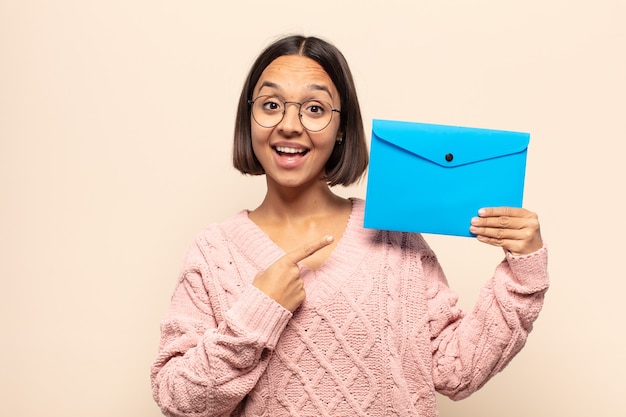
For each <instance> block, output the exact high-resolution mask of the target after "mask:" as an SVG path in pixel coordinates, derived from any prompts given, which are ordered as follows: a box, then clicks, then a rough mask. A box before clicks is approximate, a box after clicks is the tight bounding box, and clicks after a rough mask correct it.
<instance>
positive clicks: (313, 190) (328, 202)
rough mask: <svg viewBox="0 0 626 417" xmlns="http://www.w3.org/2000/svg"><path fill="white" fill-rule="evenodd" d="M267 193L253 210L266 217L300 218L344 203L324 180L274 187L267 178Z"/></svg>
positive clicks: (319, 213)
mask: <svg viewBox="0 0 626 417" xmlns="http://www.w3.org/2000/svg"><path fill="white" fill-rule="evenodd" d="M267 185H268V187H267V193H266V194H265V198H264V200H263V202H262V203H261V205H260V206H259V207H258V208H257V209H256V210H254V213H255V214H256V215H257V216H262V217H265V218H266V219H269V218H273V219H294V220H295V219H302V218H311V217H315V216H320V215H323V214H325V213H328V212H329V211H333V210H335V209H336V208H337V207H338V206H342V205H344V204H346V202H347V201H346V200H345V199H344V198H342V197H340V196H338V195H336V194H335V193H333V192H332V191H331V189H330V187H329V186H328V184H326V182H324V181H320V182H318V183H316V184H315V185H314V186H311V184H309V185H308V186H306V187H294V188H285V187H274V186H272V184H270V180H269V179H268V184H267Z"/></svg>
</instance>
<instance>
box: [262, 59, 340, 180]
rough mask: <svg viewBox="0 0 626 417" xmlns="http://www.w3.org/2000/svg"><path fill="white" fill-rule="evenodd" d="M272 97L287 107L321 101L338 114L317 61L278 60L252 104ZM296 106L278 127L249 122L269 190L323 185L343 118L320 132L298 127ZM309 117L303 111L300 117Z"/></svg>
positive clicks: (334, 96)
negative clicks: (257, 98) (262, 98)
mask: <svg viewBox="0 0 626 417" xmlns="http://www.w3.org/2000/svg"><path fill="white" fill-rule="evenodd" d="M261 95H268V96H274V97H276V98H277V99H279V100H282V101H283V102H299V103H300V102H304V101H307V100H312V99H317V100H323V101H326V102H328V103H330V104H331V105H332V107H333V108H335V109H339V108H340V99H339V93H338V91H337V89H336V88H335V85H334V84H333V82H332V81H331V79H330V77H329V76H328V74H327V73H326V71H324V69H323V68H322V67H321V66H320V65H319V64H318V63H317V62H315V61H314V60H312V59H310V58H306V57H302V56H299V55H286V56H281V57H279V58H276V59H275V60H274V61H273V62H272V63H270V65H268V66H267V67H266V68H265V70H264V71H263V73H262V74H261V77H260V78H259V81H258V82H257V84H256V85H255V87H254V93H253V96H252V98H253V99H255V98H256V97H258V96H261ZM298 110H299V109H298V105H297V104H287V105H286V106H285V115H284V117H283V119H282V121H281V122H280V123H278V124H277V125H276V126H274V127H270V128H267V127H262V126H260V125H259V124H258V123H256V122H255V121H254V119H252V120H251V132H252V148H253V150H254V154H255V155H256V157H257V159H258V160H259V162H260V163H261V165H262V166H263V168H264V170H265V174H266V176H267V179H268V184H276V185H277V186H282V187H301V186H305V185H307V184H313V183H317V182H318V181H323V182H324V183H325V180H324V176H325V169H324V167H325V165H326V162H327V161H328V158H329V157H330V155H331V153H332V151H333V148H334V147H335V146H336V142H337V140H338V138H339V137H340V134H339V124H340V117H339V113H333V116H332V120H331V122H330V124H329V125H328V126H326V128H324V129H323V130H321V131H319V132H311V131H308V130H306V129H305V128H304V127H303V126H302V124H301V123H300V117H299V114H298ZM305 111H307V109H304V106H303V108H302V112H305Z"/></svg>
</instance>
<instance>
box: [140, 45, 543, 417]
mask: <svg viewBox="0 0 626 417" xmlns="http://www.w3.org/2000/svg"><path fill="white" fill-rule="evenodd" d="M367 162H368V159H367V147H366V142H365V134H364V130H363V124H362V119H361V114H360V109H359V103H358V100H357V96H356V92H355V86H354V83H353V80H352V76H351V73H350V69H349V67H348V65H347V63H346V61H345V59H344V57H343V55H342V54H341V52H340V51H338V50H337V49H336V48H335V47H334V46H333V45H331V44H329V43H328V42H326V41H323V40H321V39H318V38H314V37H308V38H307V37H303V36H289V37H285V38H282V39H280V40H278V41H276V42H275V43H273V44H272V45H270V46H269V47H267V48H266V49H265V50H264V51H263V52H262V53H261V55H260V56H259V57H258V59H257V60H256V62H255V63H254V65H253V66H252V69H251V71H250V73H249V75H248V77H247V80H246V82H245V85H244V87H243V90H242V93H241V97H240V101H239V107H238V114H237V120H236V128H235V142H234V165H235V167H236V168H237V169H239V170H240V171H241V172H243V173H246V174H251V175H265V177H266V180H267V193H266V195H265V198H264V200H263V201H262V202H261V204H260V205H259V206H258V207H257V208H256V209H254V210H252V211H248V210H243V211H241V212H239V213H237V214H235V215H234V216H233V217H231V218H230V219H228V220H226V221H224V222H222V223H220V224H215V225H212V226H209V227H208V228H207V229H206V230H204V231H203V232H202V233H201V234H199V235H198V237H197V238H196V240H195V242H194V244H193V245H192V247H191V249H190V251H189V253H188V256H187V258H186V261H185V264H184V266H183V270H182V273H181V275H180V278H179V280H178V284H177V286H176V289H175V291H174V295H173V297H172V301H171V306H170V309H169V312H168V313H167V317H166V318H165V320H164V321H163V323H162V327H161V333H162V338H161V343H160V347H159V353H158V357H157V359H156V360H155V362H154V365H153V368H152V374H151V377H152V386H153V393H154V398H155V400H156V401H157V403H158V404H159V406H160V407H161V409H162V411H163V413H164V414H166V415H170V416H229V415H234V416H271V417H276V416H391V415H393V416H412V417H414V416H436V415H437V408H436V403H435V392H436V391H438V392H441V393H443V394H444V395H448V396H450V397H452V398H455V399H460V398H464V397H466V396H468V395H469V394H471V393H472V392H474V391H475V390H477V389H478V388H480V387H481V386H482V385H483V384H484V383H485V382H487V381H488V380H489V379H490V378H491V377H492V376H493V375H494V374H496V373H497V372H499V371H500V370H502V369H503V368H504V367H505V366H506V364H507V363H508V362H509V361H510V360H511V359H512V358H513V356H514V355H515V354H516V353H517V352H518V351H519V350H520V349H521V348H522V346H523V345H524V343H525V341H526V337H527V335H528V333H529V331H530V330H531V328H532V325H533V321H534V320H535V319H536V318H537V315H538V313H539V310H540V309H541V306H542V303H543V298H544V293H545V291H546V290H547V287H548V273H547V252H546V248H545V246H544V245H543V242H542V239H541V235H540V230H539V222H538V220H537V216H536V215H535V214H534V213H532V212H530V211H527V210H525V209H519V208H507V207H505V208H485V209H482V210H480V212H479V213H478V215H477V217H476V218H475V219H473V220H472V222H471V225H468V228H470V230H471V231H472V232H473V233H474V234H476V235H477V238H478V239H479V240H480V241H482V242H485V243H487V244H491V245H495V246H500V247H502V248H503V249H504V252H505V256H504V259H503V261H502V263H500V264H499V265H498V266H497V267H496V268H495V272H494V274H493V277H492V278H491V279H489V280H488V281H487V282H486V284H485V285H484V286H483V289H482V291H481V293H480V295H479V298H478V300H477V302H476V306H475V308H474V309H473V310H472V312H471V313H468V314H464V313H463V312H461V311H460V310H459V309H458V308H457V307H456V301H457V296H456V295H455V294H454V293H453V292H452V291H451V290H450V289H449V287H448V285H447V282H446V278H445V276H444V274H443V272H442V269H441V267H440V265H439V263H438V261H437V258H436V256H435V254H434V253H433V252H432V250H431V249H430V248H429V246H428V245H427V243H426V242H425V241H424V239H423V238H422V236H421V235H420V234H415V233H399V232H389V231H379V230H371V229H364V228H363V226H362V225H363V208H364V204H363V201H362V200H360V199H356V198H352V199H344V198H341V197H339V196H337V195H336V194H334V193H333V191H332V190H331V187H332V186H333V185H337V184H342V185H349V184H352V183H354V182H355V181H357V180H358V179H359V178H360V177H361V176H362V174H363V172H364V171H365V169H366V166H367Z"/></svg>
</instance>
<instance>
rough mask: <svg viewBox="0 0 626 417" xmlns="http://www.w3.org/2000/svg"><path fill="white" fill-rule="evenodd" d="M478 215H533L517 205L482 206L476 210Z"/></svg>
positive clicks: (485, 216) (484, 216)
mask: <svg viewBox="0 0 626 417" xmlns="http://www.w3.org/2000/svg"><path fill="white" fill-rule="evenodd" d="M478 216H479V217H481V218H488V217H533V216H536V215H535V213H533V212H532V211H529V210H526V209H524V208H519V207H484V208H481V209H480V210H478Z"/></svg>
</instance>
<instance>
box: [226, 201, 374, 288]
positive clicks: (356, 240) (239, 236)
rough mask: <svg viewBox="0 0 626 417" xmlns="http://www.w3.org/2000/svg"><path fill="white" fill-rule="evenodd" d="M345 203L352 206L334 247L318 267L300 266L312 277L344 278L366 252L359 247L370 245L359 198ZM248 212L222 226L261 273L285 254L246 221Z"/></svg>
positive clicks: (249, 220)
mask: <svg viewBox="0 0 626 417" xmlns="http://www.w3.org/2000/svg"><path fill="white" fill-rule="evenodd" d="M349 200H350V201H351V203H352V210H351V212H350V216H349V218H348V222H347V224H346V228H345V230H344V232H343V235H342V236H341V238H340V239H339V241H338V242H337V246H335V248H334V249H333V251H332V252H331V254H330V255H329V257H328V258H327V259H326V260H325V261H324V263H322V265H320V267H319V268H317V269H315V270H311V269H308V268H307V267H305V266H302V270H303V271H304V272H305V273H307V274H309V273H310V274H313V275H315V276H322V275H338V277H345V276H349V275H350V273H351V272H352V271H354V270H355V269H356V268H357V267H358V265H359V264H360V263H361V262H362V260H363V259H364V257H365V254H366V253H367V251H366V250H365V249H366V248H364V247H363V242H367V241H369V242H371V241H372V240H373V234H374V233H375V231H373V230H371V229H364V228H363V217H364V201H363V200H362V199H359V198H350V199H349ZM249 213H250V211H249V210H247V209H244V210H242V211H240V212H239V213H237V214H236V215H235V216H234V217H233V218H231V221H227V222H226V223H224V224H223V227H224V228H225V232H226V234H227V235H228V236H229V238H230V239H231V240H232V241H233V243H235V245H236V246H237V247H238V248H239V251H240V253H241V254H243V255H244V256H245V257H246V258H248V260H249V261H250V262H251V263H252V264H254V265H255V266H257V267H258V268H259V269H261V270H264V269H267V268H268V267H269V266H270V265H271V264H272V263H274V262H275V261H276V260H278V259H279V258H280V257H282V256H284V255H285V253H286V252H285V251H284V250H283V249H282V248H281V247H279V246H278V245H277V244H276V243H275V242H274V241H273V240H271V239H270V237H269V236H268V235H267V234H265V232H264V231H263V230H262V229H261V228H260V227H259V226H257V224H256V223H254V222H253V221H252V220H251V219H250V217H249ZM368 236H369V238H368ZM364 238H366V239H365V240H364Z"/></svg>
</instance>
